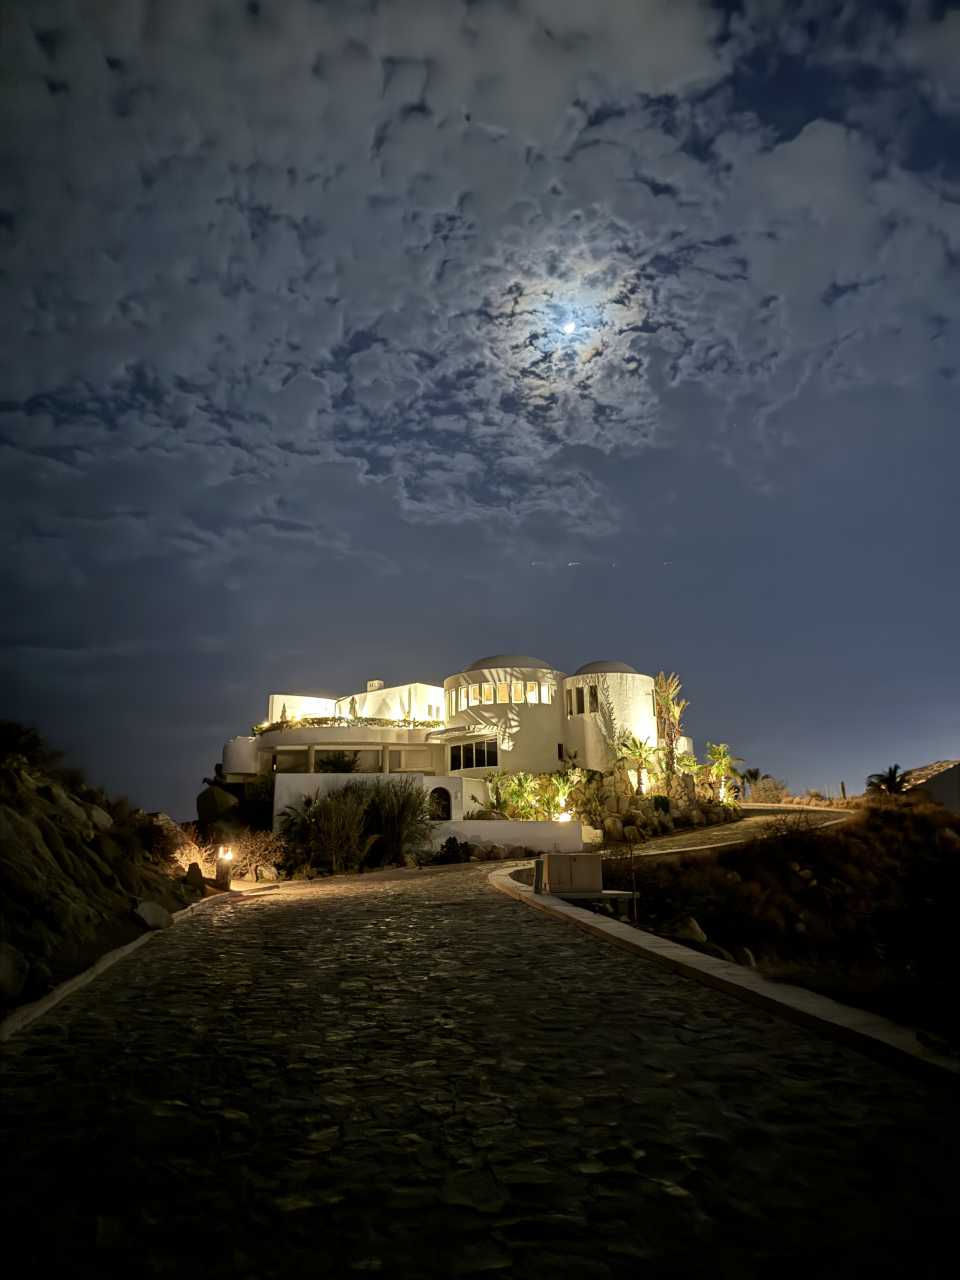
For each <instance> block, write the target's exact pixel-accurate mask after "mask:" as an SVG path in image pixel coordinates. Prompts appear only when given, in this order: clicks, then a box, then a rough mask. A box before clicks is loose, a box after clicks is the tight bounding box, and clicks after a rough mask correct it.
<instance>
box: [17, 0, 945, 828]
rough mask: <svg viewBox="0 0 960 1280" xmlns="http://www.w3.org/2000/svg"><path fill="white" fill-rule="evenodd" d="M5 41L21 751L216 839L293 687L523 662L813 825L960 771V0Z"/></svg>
mask: <svg viewBox="0 0 960 1280" xmlns="http://www.w3.org/2000/svg"><path fill="white" fill-rule="evenodd" d="M0 41H2V50H0V56H2V82H3V86H4V87H3V92H2V97H0V115H2V118H0V138H2V143H0V146H2V150H3V154H2V163H0V273H2V274H0V281H2V286H0V287H2V291H3V298H2V326H3V327H2V341H0V399H2V405H0V410H2V411H0V432H2V451H3V452H2V457H3V468H2V484H3V490H2V496H3V503H2V508H3V516H2V526H0V528H2V534H3V540H4V557H3V581H2V590H3V599H4V602H5V607H4V609H3V618H2V633H3V642H4V647H3V655H2V663H3V667H2V670H3V678H4V698H3V703H2V708H0V713H2V714H5V715H8V716H14V717H18V718H25V719H28V720H31V721H34V722H35V723H37V724H38V725H39V726H40V728H41V729H42V731H43V732H44V733H45V734H46V736H47V737H48V738H50V739H51V740H52V741H54V742H55V743H56V744H57V745H60V746H64V747H66V748H67V749H68V750H69V751H70V753H71V755H72V756H73V757H74V758H75V759H77V760H78V761H80V762H81V763H83V764H84V765H85V766H86V768H87V770H88V772H89V774H90V776H91V778H92V779H93V780H95V781H102V782H103V783H105V784H106V785H107V786H108V787H109V788H110V789H112V790H114V791H124V792H127V793H128V794H130V796H131V797H132V798H135V799H136V800H137V802H139V803H141V804H143V806H144V807H145V808H148V809H156V808H162V809H165V810H168V811H169V812H171V813H172V814H173V815H174V816H175V817H177V818H180V819H185V818H187V817H189V816H191V813H192V798H193V796H194V795H195V793H196V791H197V790H198V788H199V784H200V778H201V777H202V775H203V774H204V773H205V772H208V771H209V769H210V768H211V767H212V765H213V762H214V761H215V760H216V759H217V758H218V757H219V752H220V747H221V745H222V743H223V741H224V740H226V739H227V738H230V737H233V736H234V735H235V734H237V733H243V732H246V731H247V730H248V729H249V726H250V725H251V724H252V723H253V722H254V721H257V720H260V719H261V718H262V717H263V715H264V713H265V710H266V698H267V695H268V694H269V693H270V692H273V691H291V692H292V691H297V692H303V693H315V694H324V695H340V694H343V693H346V692H350V691H352V690H355V689H358V688H362V687H363V683H364V681H366V680H367V679H368V678H372V677H380V678H383V679H385V680H386V681H387V682H388V683H392V682H394V681H406V680H408V679H418V680H427V681H435V682H437V683H439V682H441V681H442V679H443V678H444V676H446V675H448V674H451V673H452V672H454V671H455V670H459V669H461V668H462V667H463V666H464V665H466V664H467V663H469V662H470V661H472V660H474V659H476V658H478V657H481V656H483V655H485V654H488V653H495V652H503V651H515V652H526V653H535V654H538V655H540V656H541V657H543V658H545V659H547V660H549V661H551V662H553V663H554V664H555V665H556V666H557V667H559V668H560V669H564V670H568V671H571V670H574V669H576V668H577V667H578V666H580V665H582V664H583V663H585V662H588V661H591V660H594V659H598V658H618V659H621V660H624V661H627V662H630V663H632V664H633V665H634V666H635V667H636V668H637V669H638V670H641V671H644V672H646V673H648V674H655V673H656V672H657V671H659V670H660V669H661V668H665V669H667V670H668V671H669V670H671V669H676V670H677V671H678V672H679V673H680V676H681V679H682V681H683V685H684V693H685V695H686V696H688V697H689V698H690V701H691V706H690V709H689V712H688V717H687V721H686V727H687V731H688V732H689V733H690V734H691V735H692V737H693V739H694V744H695V748H696V749H697V751H698V752H699V753H701V754H702V753H703V751H704V749H705V744H706V741H707V740H710V741H720V740H722V741H725V742H728V743H729V744H730V745H731V748H732V749H733V751H734V753H735V754H737V755H740V756H744V757H746V758H747V760H748V762H749V763H750V764H755V765H759V766H761V768H762V769H763V771H764V772H771V773H775V774H777V775H780V776H784V777H786V778H787V779H788V780H789V782H790V783H791V785H792V786H793V787H794V788H795V789H797V790H801V789H802V788H804V787H815V786H821V787H822V786H829V787H836V786H837V785H838V784H839V781H840V780H841V779H843V780H845V781H846V783H847V786H848V789H850V788H856V789H859V788H861V787H862V785H863V779H864V776H865V775H866V773H867V772H872V771H874V770H876V769H880V768H883V767H886V766H887V765H889V764H891V763H893V762H894V761H896V762H898V763H899V764H901V765H903V766H911V765H919V764H922V763H926V762H928V761H930V760H934V759H937V758H942V757H945V756H951V757H955V756H956V755H958V754H960V677H958V669H960V663H958V661H957V654H958V653H960V626H958V621H960V618H958V615H960V604H958V600H960V590H958V573H957V553H956V547H957V545H958V528H957V525H958V520H957V508H958V505H960V504H958V503H957V501H956V490H957V479H958V475H960V465H958V463H960V447H958V422H960V411H958V405H960V394H958V392H960V387H958V382H960V379H958V368H960V343H958V319H960V289H958V285H960V7H958V6H957V5H956V4H944V3H936V4H927V3H913V4H908V3H903V4H901V3H892V2H890V3H882V4H879V3H878V4H872V5H865V4H863V3H859V4H853V3H850V4H844V3H824V2H819V0H818V2H809V3H791V4H776V3H770V2H766V3H749V2H747V0H745V2H744V3H742V4H741V3H731V2H727V3H716V4H713V5H710V4H699V3H695V2H694V0H669V3H668V2H667V0H594V2H593V3H591V4H589V5H587V4H584V3H582V0H515V2H512V3H505V2H504V3H501V2H492V0H491V2H484V0H480V2H476V3H467V4H464V3H459V4H458V3H455V0H423V2H414V0H391V2H390V3H383V4H381V3H376V2H375V0H365V2H363V3H358V2H353V0H343V2H342V3H331V2H327V3H321V2H319V0H284V2H283V3H280V0H260V3H240V2H234V0H217V2H213V0H208V2H204V0H171V2H170V3H164V4H162V5H159V4H153V3H150V2H149V0H144V2H143V3H135V2H132V0H130V2H124V0H115V2H113V3H108V2H107V0H103V2H102V3H94V4H89V3H88V4H80V3H69V2H66V0H65V2H63V3H49V4H37V3H34V2H32V0H31V2H29V3H28V2H26V0H22V2H21V3H15V2H11V3H9V4H8V5H7V6H6V19H5V22H4V24H3V31H2V34H0ZM571 324H572V325H573V326H574V328H573V330H572V331H571V332H568V331H567V330H568V327H569V326H570V325H571ZM571 562H576V563H574V564H571Z"/></svg>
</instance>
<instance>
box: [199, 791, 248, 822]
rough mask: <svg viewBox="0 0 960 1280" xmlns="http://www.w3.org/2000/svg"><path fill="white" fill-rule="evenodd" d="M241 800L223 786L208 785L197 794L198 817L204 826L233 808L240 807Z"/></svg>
mask: <svg viewBox="0 0 960 1280" xmlns="http://www.w3.org/2000/svg"><path fill="white" fill-rule="evenodd" d="M239 804H240V801H239V800H238V799H237V797H236V796H235V795H232V794H231V793H230V792H229V791H224V789H223V788H222V787H206V788H205V789H204V790H203V791H201V792H200V794H199V795H198V796H197V817H198V818H199V820H200V825H201V826H202V827H209V826H210V825H211V824H212V823H214V822H217V821H219V820H220V819H222V818H224V817H226V815H227V814H228V813H230V811H231V810H233V809H236V808H238V806H239Z"/></svg>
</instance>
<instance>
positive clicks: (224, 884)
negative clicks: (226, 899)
mask: <svg viewBox="0 0 960 1280" xmlns="http://www.w3.org/2000/svg"><path fill="white" fill-rule="evenodd" d="M232 868H233V849H231V847H230V846H229V845H228V844H222V845H221V846H220V848H219V849H218V850H217V869H216V872H215V874H214V878H215V880H216V882H217V888H218V889H229V888H230V872H231V870H232Z"/></svg>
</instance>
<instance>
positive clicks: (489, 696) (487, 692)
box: [483, 684, 493, 702]
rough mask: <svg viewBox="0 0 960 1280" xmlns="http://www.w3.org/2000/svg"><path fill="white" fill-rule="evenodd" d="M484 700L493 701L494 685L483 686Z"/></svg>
mask: <svg viewBox="0 0 960 1280" xmlns="http://www.w3.org/2000/svg"><path fill="white" fill-rule="evenodd" d="M483 700H484V702H492V701H493V685H492V684H485V685H484V686H483Z"/></svg>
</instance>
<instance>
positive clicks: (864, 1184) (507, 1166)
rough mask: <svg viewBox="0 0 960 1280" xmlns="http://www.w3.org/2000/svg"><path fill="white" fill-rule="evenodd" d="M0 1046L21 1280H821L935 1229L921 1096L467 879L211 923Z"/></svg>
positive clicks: (927, 1109)
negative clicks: (466, 1278)
mask: <svg viewBox="0 0 960 1280" xmlns="http://www.w3.org/2000/svg"><path fill="white" fill-rule="evenodd" d="M4 1049H5V1052H4V1086H5V1090H6V1097H5V1106H4V1111H3V1138H4V1160H5V1163H6V1167H7V1183H6V1190H5V1192H4V1209H5V1211H6V1213H7V1215H8V1221H7V1223H6V1226H5V1229H4V1242H5V1248H6V1253H7V1257H8V1260H9V1259H11V1258H12V1257H14V1256H18V1257H19V1261H18V1263H17V1265H16V1268H15V1272H14V1273H13V1274H16V1275H17V1276H24V1277H30V1278H31V1280H32V1277H41V1276H43V1277H46V1276H48V1275H50V1276H58V1277H65V1278H66V1280H74V1278H76V1277H83V1278H84V1280H85V1278H86V1277H93V1276H96V1277H98V1278H99V1277H104V1276H112V1275H117V1276H120V1275H123V1276H125V1277H126V1276H131V1275H144V1276H168V1275H169V1276H178V1277H191V1278H192V1277H194V1276H198V1277H199V1276H205V1277H231V1278H233V1277H236V1278H237V1280H254V1278H259V1277H263V1278H267V1277H284V1278H286V1277H318V1276H341V1275H344V1276H346V1275H351V1274H353V1273H354V1272H363V1271H371V1272H379V1273H380V1274H381V1275H383V1276H396V1277H403V1278H404V1280H420V1278H421V1277H434V1276H437V1277H440V1276H459V1275H473V1274H475V1273H481V1272H485V1271H501V1272H502V1273H503V1274H506V1275H510V1276H516V1277H522V1278H524V1280H527V1278H529V1280H561V1278H564V1280H565V1278H569V1280H573V1278H575V1277H576V1278H577V1280H579V1278H580V1277H588V1278H589V1277H615V1278H618V1280H619V1278H620V1277H624V1278H626V1277H630V1278H631V1280H632V1278H633V1277H661V1276H662V1277H676V1278H677V1280H681V1277H682V1278H684V1280H686V1278H687V1277H701V1276H702V1277H714V1276H716V1277H724V1278H725V1280H741V1278H743V1280H748V1278H749V1280H752V1278H753V1277H757V1278H758V1280H759V1278H760V1277H773V1276H776V1277H778V1278H779V1277H783V1276H794V1275H796V1276H801V1275H802V1276H809V1275H811V1273H817V1274H818V1280H821V1278H822V1277H824V1276H834V1275H837V1276H839V1275H844V1276H859V1275H866V1276H870V1277H875V1276H878V1275H885V1274H890V1273H893V1272H895V1271H898V1270H905V1269H906V1268H907V1267H909V1271H910V1272H911V1273H917V1274H921V1273H922V1271H923V1270H924V1269H926V1267H927V1266H928V1265H929V1266H930V1268H931V1269H932V1266H933V1259H934V1257H935V1256H936V1254H937V1252H938V1250H939V1248H940V1247H942V1246H943V1244H944V1241H945V1240H946V1239H947V1238H948V1232H947V1225H946V1224H947V1219H948V1216H949V1215H950V1213H951V1212H952V1208H951V1206H952V1203H953V1198H954V1187H953V1185H952V1184H953V1169H952V1165H951V1160H952V1156H951V1151H952V1150H953V1138H954V1131H953V1130H952V1127H951V1126H952V1122H951V1121H950V1116H949V1112H950V1107H949V1104H948V1102H947V1094H946V1092H945V1091H942V1090H940V1089H938V1088H936V1087H932V1086H926V1085H923V1084H920V1083H915V1082H913V1081H912V1080H910V1079H909V1078H907V1077H905V1076H901V1075H899V1074H897V1073H895V1072H894V1071H892V1070H889V1069H887V1068H885V1067H882V1066H879V1065H877V1064H875V1063H873V1062H871V1061H869V1060H868V1059H866V1058H863V1057H860V1056H859V1055H857V1054H855V1053H852V1052H850V1051H847V1050H845V1049H842V1048H839V1047H837V1046H834V1045H832V1044H830V1043H829V1042H826V1041H822V1040H818V1039H816V1038H814V1037H813V1036H812V1035H809V1034H808V1033H806V1032H805V1031H803V1030H802V1029H800V1028H797V1027H794V1026H792V1025H791V1024H789V1023H784V1022H780V1021H777V1020H775V1019H771V1018H768V1017H766V1016H765V1015H763V1014H761V1013H758V1012H756V1011H754V1010H752V1009H750V1008H748V1007H747V1006H745V1005H741V1004H739V1003H737V1002H736V1001H733V1000H731V999H729V998H727V997H725V996H723V995H721V994H720V993H718V992H714V991H711V990H709V989H707V988H704V987H700V986H698V985H696V984H695V983H693V982H690V981H688V980H686V979H683V978H680V977H678V976H676V975H674V974H671V973H668V972H666V971H665V970H662V969H660V968H658V967H656V966H655V965H653V964H649V963H647V962H645V961H643V960H640V959H638V958H637V957H634V956H630V955H627V954H626V953H624V952H621V951H618V950H616V949H614V948H613V947H609V946H607V945H606V944H604V943H602V942H600V941H598V940H596V939H594V938H591V937H589V936H587V935H586V934H581V933H579V932H577V931H576V930H574V929H571V928H569V927H567V926H564V925H563V924H561V923H560V922H558V921H556V920H553V919H551V918H549V917H547V916H545V915H542V914H540V913H538V912H535V911H532V910H530V908H528V907H525V906H522V905H520V904H518V903H516V902H514V901H512V900H510V899H508V898H506V897H504V896H503V895H501V894H498V893H497V892H496V891H494V890H492V889H491V888H489V886H488V885H487V884H486V869H482V868H469V869H464V870H457V871H456V872H451V873H447V874H442V875H441V874H433V875H431V874H429V873H422V875H421V876H420V877H418V878H416V879H407V880H403V881H393V882H380V883H373V882H369V883H368V882H364V881H363V880H350V881H339V882H329V883H328V884H326V885H323V886H319V887H318V886H316V885H308V886H303V887H296V886H284V887H283V888H282V889H280V890H278V891H276V892H274V893H272V894H269V895H265V896H263V897H258V898H253V899H249V900H247V901H240V902H230V903H225V904H217V905H216V906H215V907H214V908H213V909H211V910H209V911H205V912H200V913H198V914H197V915H195V916H193V917H192V918H190V919H188V920H186V921H185V922H184V923H183V924H181V925H178V926H177V927H176V928H175V929H172V930H170V931H169V932H167V933H165V934H163V935H161V936H160V937H158V938H157V939H155V940H154V941H152V942H151V943H150V944H149V945H148V946H147V947H144V948H143V949H141V950H140V951H138V952H136V953H135V954H134V955H133V956H132V957H131V958H130V959H129V960H126V961H124V962H121V963H120V964H118V965H116V966H115V967H114V968H112V969H110V970H109V971H108V972H107V973H105V974H104V975H103V976H102V977H100V978H99V979H97V981H96V982H94V983H93V984H92V985H90V986H89V987H87V988H85V989H84V990H83V991H82V992H80V993H78V994H76V995H74V996H72V997H71V998H69V999H68V1000H66V1001H65V1002H64V1003H63V1004H62V1005H60V1006H58V1007H57V1008H56V1009H55V1010H54V1011H53V1012H52V1013H51V1014H49V1015H48V1016H47V1017H46V1018H45V1019H43V1020H41V1021H39V1022H37V1023H36V1024H34V1025H33V1026H31V1027H30V1028H28V1029H27V1030H26V1031H25V1032H23V1033H22V1034H21V1035H19V1036H17V1037H15V1038H14V1039H13V1040H11V1041H10V1042H9V1043H8V1044H7V1045H6V1046H5V1047H4ZM938 1270H939V1266H938Z"/></svg>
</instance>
